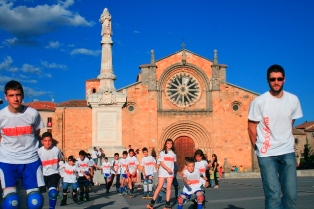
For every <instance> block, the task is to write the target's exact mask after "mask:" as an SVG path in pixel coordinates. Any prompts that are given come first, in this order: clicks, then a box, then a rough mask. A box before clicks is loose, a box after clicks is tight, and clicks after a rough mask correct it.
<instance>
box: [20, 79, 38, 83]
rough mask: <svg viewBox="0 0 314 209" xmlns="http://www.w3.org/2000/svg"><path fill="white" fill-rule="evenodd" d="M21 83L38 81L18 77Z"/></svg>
mask: <svg viewBox="0 0 314 209" xmlns="http://www.w3.org/2000/svg"><path fill="white" fill-rule="evenodd" d="M19 81H20V82H21V83H38V81H37V80H35V79H19Z"/></svg>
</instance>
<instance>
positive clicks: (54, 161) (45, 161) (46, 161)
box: [41, 158, 58, 166]
mask: <svg viewBox="0 0 314 209" xmlns="http://www.w3.org/2000/svg"><path fill="white" fill-rule="evenodd" d="M41 164H42V165H43V166H47V165H55V164H58V159H57V158H56V159H52V160H44V161H41Z"/></svg>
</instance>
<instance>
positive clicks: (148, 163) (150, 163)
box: [145, 162, 154, 166]
mask: <svg viewBox="0 0 314 209" xmlns="http://www.w3.org/2000/svg"><path fill="white" fill-rule="evenodd" d="M145 165H146V166H149V165H154V163H153V162H147V163H145Z"/></svg>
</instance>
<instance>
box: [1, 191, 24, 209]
mask: <svg viewBox="0 0 314 209" xmlns="http://www.w3.org/2000/svg"><path fill="white" fill-rule="evenodd" d="M19 207H20V198H19V196H18V195H17V193H9V194H7V195H6V196H5V197H4V198H3V200H2V201H1V208H3V209H4V208H5V209H18V208H19Z"/></svg>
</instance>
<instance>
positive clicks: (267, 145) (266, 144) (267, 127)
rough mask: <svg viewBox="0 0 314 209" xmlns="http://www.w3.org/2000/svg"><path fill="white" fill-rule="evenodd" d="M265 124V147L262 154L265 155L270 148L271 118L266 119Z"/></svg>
mask: <svg viewBox="0 0 314 209" xmlns="http://www.w3.org/2000/svg"><path fill="white" fill-rule="evenodd" d="M264 123H265V128H264V131H265V135H264V139H265V140H264V142H263V147H262V148H261V153H263V154H265V153H266V152H267V151H268V149H269V148H270V129H269V117H265V118H264Z"/></svg>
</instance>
